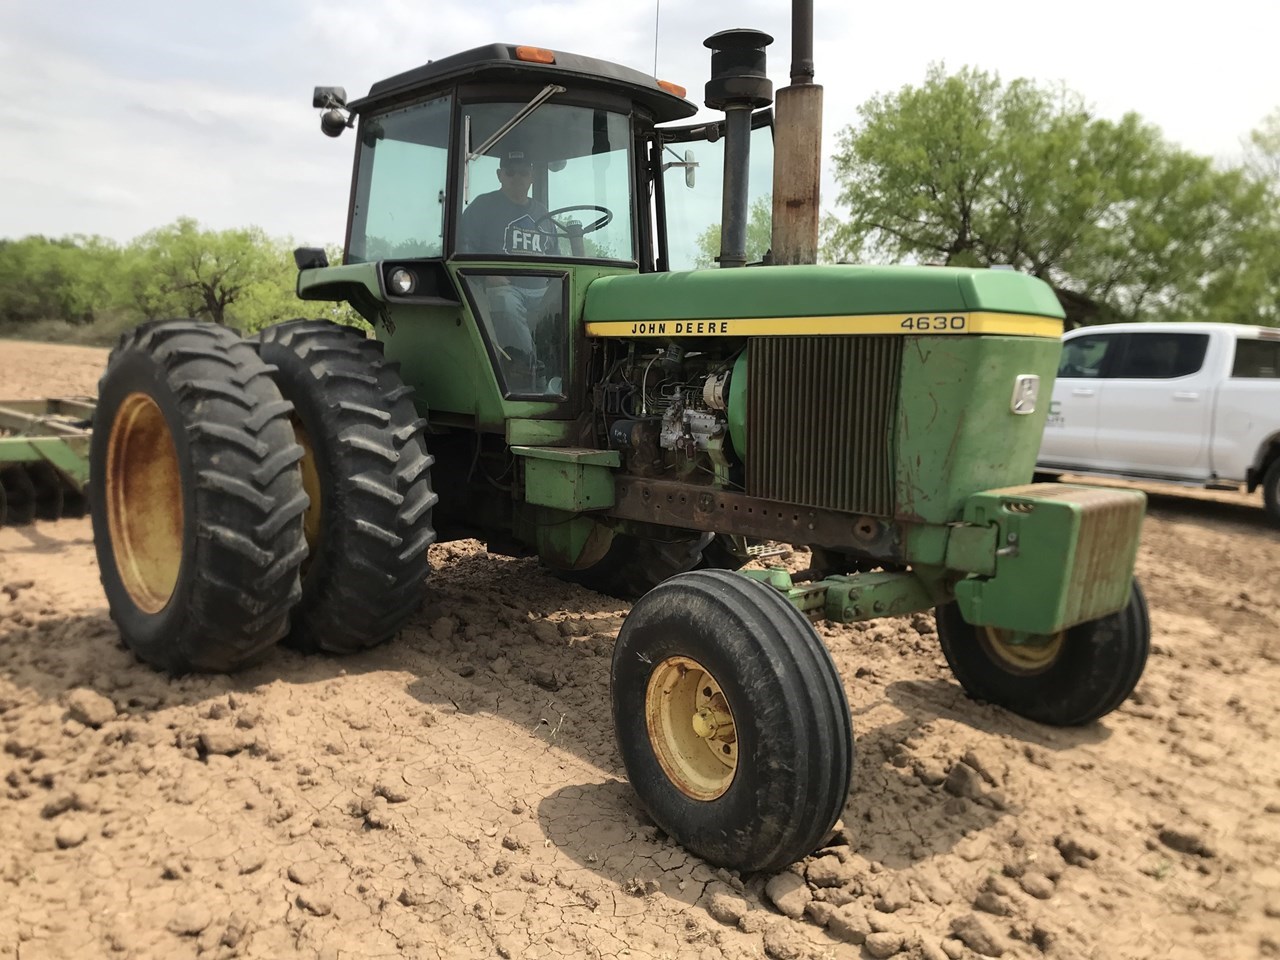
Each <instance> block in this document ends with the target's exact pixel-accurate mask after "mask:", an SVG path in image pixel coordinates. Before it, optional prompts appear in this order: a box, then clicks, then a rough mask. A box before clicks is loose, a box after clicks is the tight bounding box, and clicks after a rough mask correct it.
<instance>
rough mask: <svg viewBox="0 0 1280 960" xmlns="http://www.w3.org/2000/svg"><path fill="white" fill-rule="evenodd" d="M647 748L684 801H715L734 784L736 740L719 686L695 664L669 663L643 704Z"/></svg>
mask: <svg viewBox="0 0 1280 960" xmlns="http://www.w3.org/2000/svg"><path fill="white" fill-rule="evenodd" d="M644 715H645V716H644V719H645V726H646V728H647V729H648V732H649V743H650V744H651V745H652V746H653V752H654V754H655V755H656V756H657V758H658V763H659V764H661V765H662V769H663V772H665V773H666V775H667V778H668V779H669V780H670V781H671V782H672V783H673V784H675V786H676V788H677V789H678V790H679V791H680V792H681V793H683V794H685V796H688V797H691V798H693V799H694V800H714V799H716V798H717V797H719V796H721V795H723V794H724V792H725V791H726V790H728V789H729V785H730V784H732V783H733V777H734V774H735V773H736V772H737V769H738V735H737V729H736V727H735V725H734V720H733V711H732V710H730V709H729V701H728V700H727V699H726V698H725V695H724V691H723V690H721V689H720V684H719V683H717V682H716V678H715V677H713V676H712V675H711V672H710V671H709V670H707V668H706V667H704V666H703V665H702V664H700V663H698V661H697V660H693V659H690V658H689V657H668V658H667V659H666V660H663V661H662V662H661V663H660V664H658V666H657V668H656V669H655V670H654V671H653V674H652V675H651V676H650V677H649V687H648V689H647V690H646V691H645V698H644Z"/></svg>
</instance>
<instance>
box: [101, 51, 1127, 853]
mask: <svg viewBox="0 0 1280 960" xmlns="http://www.w3.org/2000/svg"><path fill="white" fill-rule="evenodd" d="M769 39H770V38H768V37H767V36H765V35H763V34H759V33H755V32H753V31H729V32H725V33H721V34H717V35H715V36H714V37H712V38H710V39H709V40H708V41H707V45H708V46H709V47H711V49H712V57H711V60H712V79H711V81H710V82H709V83H708V84H707V97H706V99H707V102H708V104H709V105H711V106H713V107H714V108H716V109H723V110H724V113H725V116H724V119H723V120H718V121H714V122H704V123H701V124H693V125H686V126H683V127H682V126H680V125H679V123H680V121H687V120H689V119H690V118H691V117H692V116H693V115H694V114H695V112H696V108H695V106H694V104H693V103H691V102H690V101H689V100H687V99H686V98H685V96H684V91H683V90H681V89H679V88H677V87H675V86H673V85H671V84H668V83H665V82H660V81H657V80H655V79H654V78H652V77H650V76H647V75H645V74H642V73H640V72H638V71H635V70H632V69H629V68H626V67H623V66H619V65H617V64H612V63H606V62H603V61H600V60H595V59H591V58H588V57H583V56H576V55H573V54H569V53H564V52H560V51H552V50H545V49H540V48H532V47H520V46H509V45H501V44H499V45H492V46H486V47H480V48H477V49H473V50H469V51H466V52H464V53H459V54H457V55H454V56H450V57H446V58H444V59H440V60H435V61H432V62H428V63H427V64H425V65H424V66H421V67H419V68H417V69H414V70H410V71H408V72H406V73H402V74H399V75H397V76H394V77H391V78H390V79H387V80H383V81H381V82H378V83H375V84H374V85H373V87H372V88H371V90H370V92H369V95H368V96H366V97H364V98H361V99H358V100H355V101H352V102H347V99H346V96H345V93H344V92H343V91H342V90H341V89H340V88H318V89H317V91H316V94H315V98H314V105H315V106H316V107H317V108H319V109H321V110H322V111H324V112H323V114H322V117H321V125H322V128H323V130H324V131H325V132H326V133H328V134H330V135H334V136H336V135H338V134H340V133H342V132H343V131H344V130H346V129H349V128H351V129H353V130H354V136H355V141H356V142H355V169H354V175H353V181H352V189H351V197H350V205H349V217H348V232H347V237H346V244H345V252H344V256H343V262H342V263H341V264H329V263H328V262H327V259H326V257H325V255H324V253H323V252H322V251H320V250H315V249H301V250H299V251H297V253H296V259H297V262H298V267H299V273H298V279H297V292H298V295H299V297H300V298H301V299H303V300H317V301H331V302H342V303H347V304H350V305H351V306H352V307H353V308H354V309H355V310H356V311H358V312H359V313H360V315H362V316H363V317H364V318H366V319H367V321H368V322H369V324H370V325H371V326H372V327H373V330H374V334H375V336H374V337H373V338H367V337H366V336H364V335H363V334H362V333H360V332H358V331H356V330H354V329H351V328H349V327H342V326H337V325H335V324H332V323H329V322H325V321H320V320H296V321H291V322H288V323H283V324H280V325H279V326H276V327H272V328H270V329H268V330H266V331H265V332H263V333H262V334H260V335H258V336H257V337H256V338H254V339H252V340H243V339H241V338H240V337H238V336H237V335H235V334H234V333H232V332H231V331H228V330H226V329H223V328H220V327H217V326H215V325H212V324H206V323H196V322H192V321H166V322H162V323H157V324H149V325H144V326H142V327H139V328H138V329H137V330H135V331H133V332H131V333H129V334H127V335H126V336H125V337H124V338H123V339H122V341H121V343H120V345H119V346H118V347H117V348H116V349H115V351H114V353H113V354H112V356H111V359H110V362H109V365H108V368H107V371H106V373H105V375H104V377H103V379H102V383H101V390H100V396H99V401H98V407H97V415H96V420H95V430H94V433H93V437H92V449H91V474H92V477H93V483H92V484H91V485H90V494H91V507H92V515H93V522H94V534H95V539H96V543H97V550H98V558H99V561H100V565H101V572H102V579H103V584H104V586H105V588H106V594H107V597H108V599H109V601H110V606H111V612H112V615H113V617H114V618H115V620H116V622H117V624H118V625H119V628H120V630H121V633H122V634H123V637H124V639H125V641H126V642H127V643H128V644H129V645H130V647H131V648H132V649H133V650H135V651H136V652H137V654H138V655H139V656H141V657H142V658H143V659H144V660H146V661H148V662H150V663H152V664H154V665H156V666H157V667H159V668H162V669H164V670H168V671H173V672H185V671H192V670H205V671H231V670H236V669H238V668H240V667H243V666H244V665H246V664H249V663H252V662H254V661H255V660H256V659H258V658H259V657H260V656H261V655H262V654H263V653H264V652H265V651H266V650H268V649H269V648H270V647H271V646H272V645H273V644H275V643H276V642H277V641H280V640H281V639H284V640H285V641H286V642H287V643H289V644H291V645H293V646H295V647H298V648H301V649H304V650H310V651H332V652H335V653H346V652H351V651H358V650H361V649H364V648H367V647H370V646H372V645H374V644H378V643H381V642H383V641H384V640H387V639H388V638H389V637H391V636H393V635H394V634H395V633H396V632H397V630H398V629H399V628H400V627H402V626H403V625H404V624H405V623H406V622H407V621H408V620H409V619H410V618H411V617H412V616H413V615H414V612H415V610H416V609H417V607H418V605H419V603H420V601H421V598H422V590H423V582H424V580H425V578H426V576H427V572H428V567H427V548H428V546H429V545H430V544H431V543H433V542H437V541H448V540H457V539H461V538H477V539H479V540H482V541H484V542H485V543H486V544H487V546H488V549H489V550H490V551H491V552H494V553H498V554H505V555H510V556H531V555H536V556H538V557H539V558H541V560H542V562H543V563H544V564H545V565H546V567H547V568H549V570H550V571H552V572H553V573H554V574H555V575H557V576H560V577H563V578H565V579H567V580H571V581H575V582H577V583H580V584H584V585H586V586H588V587H591V588H593V589H596V590H599V591H603V592H607V593H610V594H613V595H616V596H620V597H628V598H635V599H636V602H635V604H634V606H633V607H632V609H631V612H630V614H629V616H628V617H627V618H626V621H625V623H624V625H623V627H622V629H621V631H620V633H619V636H618V640H617V644H616V647H615V652H614V655H613V662H612V674H611V687H612V697H613V714H614V722H615V726H616V732H617V740H618V746H619V750H620V752H621V755H622V759H623V761H624V763H625V766H626V768H627V771H628V773H629V775H630V779H631V782H632V784H633V785H634V787H635V789H636V791H637V793H638V794H639V797H640V799H641V801H642V802H643V804H644V805H645V806H646V808H647V809H648V810H649V812H650V813H651V815H652V817H653V819H654V820H655V822H656V823H658V824H659V825H660V826H661V827H662V828H663V829H664V830H665V831H667V833H669V834H670V835H671V836H672V837H674V838H675V839H676V840H677V841H679V842H680V843H681V844H683V845H684V846H685V847H687V848H688V849H689V850H691V851H693V852H695V853H697V854H699V855H701V856H703V857H705V858H706V859H707V860H709V861H711V862H713V863H716V864H720V865H724V866H728V867H731V868H737V869H743V870H776V869H779V868H782V867H783V866H785V865H786V864H788V863H791V862H792V861H794V860H796V859H798V858H801V857H803V856H805V855H807V854H809V853H810V852H812V851H813V850H814V849H815V848H816V847H817V846H818V845H820V844H821V843H822V841H823V840H824V838H825V837H826V835H827V834H828V833H829V831H830V829H831V827H832V825H833V824H834V823H835V821H836V819H837V817H838V816H839V814H840V812H841V810H842V808H843V806H844V803H845V800H846V798H847V794H848V790H849V786H850V777H851V771H852V767H853V736H852V729H851V722H850V712H849V707H848V704H847V702H846V698H845V693H844V688H843V686H842V683H841V679H840V677H839V675H838V674H837V672H836V669H835V666H834V664H833V662H832V660H831V657H830V655H829V653H828V652H827V650H826V648H825V647H824V646H823V644H822V642H821V640H820V639H819V637H818V634H817V632H816V631H815V629H814V627H813V625H812V623H813V621H815V620H820V619H823V618H826V619H829V620H833V621H836V622H839V623H850V622H854V621H859V620H867V619H871V618H876V617H885V616H901V615H904V614H909V613H912V612H915V611H924V610H929V609H936V612H937V621H938V632H939V635H940V638H941V644H942V649H943V652H944V654H945V655H946V658H947V660H948V662H949V663H950V664H951V667H952V669H953V671H954V673H955V676H956V678H957V679H958V680H959V681H960V683H961V684H962V686H963V687H964V689H965V690H966V691H967V692H968V693H969V694H970V695H971V696H973V697H975V698H980V699H982V700H985V701H988V702H991V703H994V704H998V705H1000V706H1002V707H1004V708H1006V709H1008V710H1011V711H1013V712H1014V713H1017V714H1020V715H1022V716H1025V717H1029V718H1031V719H1034V720H1037V721H1041V722H1044V723H1049V724H1083V723H1087V722H1089V721H1092V720H1094V719H1096V718H1098V717H1101V716H1102V715H1104V714H1106V713H1108V712H1109V711H1111V710H1113V709H1115V708H1116V707H1117V706H1118V705H1119V704H1120V703H1121V702H1122V701H1123V700H1124V699H1125V698H1126V697H1127V696H1128V694H1129V693H1130V692H1131V691H1132V689H1133V688H1134V686H1135V684H1136V683H1137V682H1138V679H1139V677H1140V675H1141V673H1142V670H1143V666H1144V663H1145V660H1146V657H1147V651H1148V646H1149V626H1148V621H1147V614H1146V607H1145V604H1144V601H1143V597H1142V593H1141V591H1140V589H1139V588H1138V586H1137V584H1136V583H1135V582H1134V580H1133V567H1134V561H1135V555H1136V551H1137V547H1138V538H1139V529H1140V525H1141V521H1142V515H1143V512H1144V507H1145V499H1144V497H1143V495H1142V494H1140V493H1136V492H1130V491H1113V490H1103V489H1091V488H1084V487H1073V486H1067V485H1058V484H1038V485H1032V484H1031V483H1030V480H1031V477H1032V471H1033V468H1034V465H1035V457H1036V452H1037V449H1038V447H1039V442H1040V434H1041V430H1042V427H1043V425H1044V419H1045V414H1046V408H1047V402H1046V399H1045V398H1046V397H1047V396H1048V390H1049V387H1050V385H1051V382H1052V378H1053V376H1054V372H1055V369H1056V366H1057V360H1058V354H1059V340H1058V336H1059V333H1060V329H1061V320H1062V313H1061V310H1060V308H1059V305H1058V302H1057V300H1056V298H1055V296H1054V295H1053V293H1052V291H1051V290H1050V289H1049V287H1047V286H1046V285H1045V284H1044V283H1042V282H1040V281H1039V280H1036V279H1033V278H1030V277H1027V276H1023V275H1019V274H1017V273H1013V272H1008V271H996V270H962V269H944V268H933V267H902V268H873V267H862V266H853V265H831V266H817V265H814V264H813V263H812V262H811V261H812V259H813V248H814V246H815V245H816V226H814V224H816V217H817V214H816V211H817V206H816V186H817V168H818V163H817V153H816V151H817V142H818V141H817V136H816V135H815V133H814V120H815V117H817V116H820V100H818V101H816V103H817V104H818V107H816V108H815V106H814V104H815V101H814V100H813V98H812V97H811V96H810V93H811V91H818V92H819V93H820V89H821V88H819V87H814V86H813V85H812V84H811V83H809V76H811V69H810V70H809V71H808V72H807V73H806V71H805V70H804V66H805V65H806V63H811V61H806V59H805V57H804V56H803V55H801V56H798V57H797V63H799V64H800V69H799V70H798V72H797V71H796V69H795V68H794V67H793V74H794V75H793V86H792V87H788V88H787V89H786V90H784V91H780V94H779V113H780V114H782V115H781V116H779V118H778V121H777V125H776V136H777V145H776V156H777V157H778V158H779V163H778V165H777V170H773V169H772V167H773V162H772V161H773V159H774V156H775V142H774V140H775V124H774V122H773V116H772V114H771V112H770V110H769V109H767V108H768V105H769V104H770V103H771V100H772V87H771V84H770V83H769V81H768V80H767V79H766V78H765V70H764V56H765V54H764V48H765V46H766V45H767V43H768V42H769ZM797 49H798V50H801V51H802V54H803V51H804V42H803V41H802V42H800V43H798V46H797ZM806 87H808V88H810V89H798V90H797V88H806ZM793 91H794V93H793ZM783 94H786V96H785V97H784V96H783ZM784 105H785V106H786V110H784V109H783V107H784ZM788 111H790V113H789V114H788ZM788 117H790V118H791V119H790V120H789V119H788ZM806 117H807V118H808V119H805V118H806ZM806 138H807V139H806ZM806 143H807V145H806ZM784 157H790V158H791V159H789V160H786V161H785V162H784V161H783V159H782V158H784ZM797 158H798V159H797ZM801 167H804V168H806V169H809V170H811V171H812V173H811V175H806V174H805V171H804V170H801V169H800V168H801ZM721 173H723V183H721ZM770 184H772V186H771V188H770ZM770 189H771V191H772V200H773V202H774V209H775V210H776V211H779V212H778V213H776V214H775V216H774V224H773V229H774V244H773V250H772V251H771V253H770V254H769V255H768V256H766V257H764V258H763V259H764V261H765V262H763V263H755V264H747V262H746V261H747V256H746V247H745V238H746V232H747V221H748V211H749V209H750V208H751V206H752V204H753V201H752V196H753V194H754V195H755V197H756V201H757V202H764V201H763V200H761V198H762V197H764V196H765V195H766V193H768V192H769V191H770ZM797 191H798V192H800V193H807V194H809V195H810V196H811V198H812V202H809V203H807V204H805V203H802V202H794V201H793V195H794V194H795V193H796V192H797ZM708 197H710V199H708ZM717 220H718V221H719V222H720V229H721V239H720V243H721V252H720V256H719V258H718V259H719V268H718V269H696V270H695V269H686V267H689V266H692V260H693V258H694V256H695V255H696V252H697V251H696V246H697V245H696V240H697V234H698V231H700V230H703V229H704V228H705V227H706V225H707V224H713V223H715V222H716V221H717ZM797 223H799V227H797V226H796V224H797ZM806 224H807V225H806ZM788 231H790V232H789V233H788ZM797 237H798V238H799V239H797ZM779 238H781V239H779ZM769 542H780V543H787V544H796V545H803V546H805V547H808V548H809V549H810V550H811V555H812V564H811V567H810V569H808V570H807V571H805V573H803V574H800V575H796V576H795V577H793V576H791V575H790V574H788V573H787V572H786V571H785V570H783V569H781V568H776V567H775V568H769V569H764V570H760V569H754V570H751V571H742V572H737V568H740V567H742V566H744V565H746V564H747V563H748V561H750V560H751V559H752V558H753V557H754V556H755V555H756V553H755V552H753V551H755V550H756V549H758V546H759V545H760V544H764V543H769ZM753 566H755V567H757V568H758V567H759V566H760V565H759V564H755V565H753Z"/></svg>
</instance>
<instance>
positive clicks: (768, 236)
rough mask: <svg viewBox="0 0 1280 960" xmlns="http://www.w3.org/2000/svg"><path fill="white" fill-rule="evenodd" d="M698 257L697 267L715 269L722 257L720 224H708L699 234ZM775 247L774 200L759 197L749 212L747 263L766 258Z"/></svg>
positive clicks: (768, 197) (696, 260) (695, 262)
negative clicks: (719, 257)
mask: <svg viewBox="0 0 1280 960" xmlns="http://www.w3.org/2000/svg"><path fill="white" fill-rule="evenodd" d="M697 244H698V256H697V258H696V259H695V260H694V266H696V267H699V268H701V267H714V266H715V265H716V258H717V257H718V256H720V224H718V223H712V224H708V225H707V228H706V229H705V230H703V231H702V233H700V234H698V240H697ZM772 246H773V198H772V197H771V196H768V195H766V196H763V197H757V198H756V200H755V202H754V203H752V204H751V209H750V210H749V211H748V212H747V263H754V262H757V261H759V260H762V259H763V258H764V255H765V254H766V253H768V252H769V249H770V247H772Z"/></svg>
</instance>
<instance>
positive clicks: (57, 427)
mask: <svg viewBox="0 0 1280 960" xmlns="http://www.w3.org/2000/svg"><path fill="white" fill-rule="evenodd" d="M93 409H94V401H93V399H92V398H91V397H60V398H57V399H52V400H0V526H3V525H4V524H6V523H8V524H15V525H18V524H25V523H31V522H32V521H33V520H57V519H59V518H61V517H81V516H84V514H85V511H86V509H87V504H86V501H85V496H84V493H85V486H86V484H87V483H88V482H89V435H90V430H91V427H92V421H93Z"/></svg>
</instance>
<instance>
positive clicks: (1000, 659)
mask: <svg viewBox="0 0 1280 960" xmlns="http://www.w3.org/2000/svg"><path fill="white" fill-rule="evenodd" d="M981 636H982V640H983V646H984V647H986V649H987V652H988V653H989V654H990V655H991V657H992V659H993V660H995V661H996V662H997V663H998V664H1000V666H1002V667H1003V668H1004V669H1006V670H1008V671H1009V672H1010V673H1019V674H1024V675H1031V674H1036V673H1043V672H1044V671H1046V670H1048V669H1049V668H1050V667H1052V666H1053V665H1054V664H1055V663H1056V662H1057V660H1058V656H1059V655H1060V654H1061V653H1062V646H1063V643H1064V642H1065V640H1066V636H1067V632H1066V631H1065V630H1059V631H1058V632H1057V633H1054V634H1050V635H1048V636H1043V637H1041V636H1036V637H1029V638H1027V639H1025V640H1023V641H1022V642H1019V643H1014V642H1012V641H1013V634H1012V631H1009V630H1002V629H1000V628H998V627H984V628H983V629H982V634H981Z"/></svg>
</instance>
